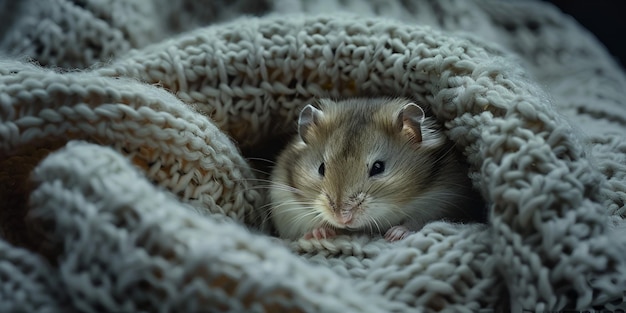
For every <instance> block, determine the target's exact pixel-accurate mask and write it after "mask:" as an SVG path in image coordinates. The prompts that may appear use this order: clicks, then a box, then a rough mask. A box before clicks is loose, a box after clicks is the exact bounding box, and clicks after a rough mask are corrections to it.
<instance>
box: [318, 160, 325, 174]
mask: <svg viewBox="0 0 626 313" xmlns="http://www.w3.org/2000/svg"><path fill="white" fill-rule="evenodd" d="M325 171H326V167H325V166H324V163H322V164H320V167H319V168H318V169H317V172H318V173H319V174H320V175H321V176H324V172H325Z"/></svg>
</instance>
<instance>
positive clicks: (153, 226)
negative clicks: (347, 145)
mask: <svg viewBox="0 0 626 313" xmlns="http://www.w3.org/2000/svg"><path fill="white" fill-rule="evenodd" d="M7 8H10V10H8V9H7ZM0 9H3V10H0V12H2V13H0V19H1V20H3V21H8V22H10V23H8V24H7V25H3V26H2V28H0V34H1V36H2V37H1V42H0V54H1V55H3V57H2V58H1V59H0V204H1V207H0V236H1V237H0V312H243V311H253V312H416V311H425V312H430V311H438V310H446V311H449V312H473V311H477V310H479V309H489V308H491V309H503V310H509V309H512V310H517V311H519V310H522V309H527V310H533V311H535V310H536V311H543V310H559V309H564V308H574V309H588V308H594V307H595V308H614V307H616V305H619V303H621V301H622V294H623V291H624V290H626V231H625V229H626V225H625V223H624V221H623V217H624V216H625V215H626V205H625V202H626V136H625V135H624V134H626V100H624V99H626V97H624V90H626V76H625V75H624V73H623V72H622V71H621V70H620V68H619V67H618V66H617V65H616V64H615V62H614V61H613V60H612V59H611V58H610V56H609V55H608V54H607V52H606V51H605V50H604V49H603V47H602V46H601V45H600V44H599V43H598V42H597V41H596V40H595V39H594V38H593V37H592V36H591V35H589V34H588V33H587V32H586V31H585V30H584V29H582V28H581V27H580V26H578V25H577V24H576V23H575V22H574V21H573V20H572V19H571V18H568V17H566V16H564V15H562V14H561V13H560V12H558V11H557V10H555V9H554V8H552V7H549V6H548V5H546V4H544V3H539V2H537V3H535V2H528V1H524V2H515V1H487V0H474V1H469V0H445V1H427V0H423V1H419V0H414V1H400V0H397V1H383V0H368V1H357V0H347V1H339V0H335V1H332V0H312V1H308V0H307V1H305V0H301V1H297V0H293V1H292V0H273V1H270V0H267V1H252V0H249V1H247V0H240V1H209V0H206V1H192V0H177V1H165V0H154V1H152V2H150V1H136V2H134V1H125V0H109V1H101V0H83V1H70V0H50V1H37V0H24V1H20V2H19V4H16V3H15V2H13V1H8V0H4V1H0ZM252 15H257V16H258V17H254V16H252ZM27 60H30V62H27ZM33 63H35V64H33ZM368 95H369V96H389V95H391V96H394V95H395V96H407V97H412V98H414V99H416V100H419V101H422V102H425V103H428V104H429V105H430V106H431V107H432V110H433V113H434V115H435V116H436V118H437V120H438V121H439V122H441V123H442V124H443V125H444V127H445V130H446V134H447V135H448V136H449V137H450V138H451V140H453V141H454V142H455V143H456V146H457V147H458V148H459V149H460V150H461V151H462V152H463V153H464V156H465V157H466V158H467V161H468V163H469V165H470V176H471V178H472V181H473V184H474V186H475V187H476V189H477V196H482V197H483V198H484V199H485V200H486V202H487V203H488V210H489V222H488V223H487V225H471V224H467V225H462V224H450V223H445V222H434V223H431V224H428V225H426V226H425V227H424V228H423V229H422V230H421V231H420V232H418V233H416V234H414V235H411V236H409V237H408V238H406V239H405V240H402V241H400V242H396V243H388V242H386V241H385V240H384V239H382V238H380V237H374V238H372V237H368V236H364V235H356V234H355V235H352V236H340V237H337V238H334V239H330V240H321V241H316V240H297V241H283V240H278V239H276V238H272V237H271V236H270V234H271V227H268V226H267V224H266V223H264V222H265V221H266V220H267V215H266V211H267V210H266V205H267V200H266V194H267V192H266V191H267V190H266V188H267V184H266V183H265V182H264V181H263V179H265V177H264V175H263V170H264V169H263V167H258V168H255V167H254V166H251V165H250V164H251V163H250V161H251V160H252V158H253V157H256V156H260V155H271V154H272V153H276V152H277V151H278V150H277V149H279V147H280V144H278V143H277V142H279V139H281V140H282V139H283V138H284V137H285V136H289V135H291V134H293V133H294V131H295V125H294V121H295V118H296V116H297V114H298V111H299V109H300V108H301V107H302V106H303V105H304V104H306V103H307V102H309V101H311V100H312V99H314V98H318V97H337V98H340V97H349V96H368ZM248 159H249V160H248Z"/></svg>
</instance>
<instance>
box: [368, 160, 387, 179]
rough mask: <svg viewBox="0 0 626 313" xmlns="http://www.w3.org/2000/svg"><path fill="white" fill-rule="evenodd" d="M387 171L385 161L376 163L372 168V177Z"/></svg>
mask: <svg viewBox="0 0 626 313" xmlns="http://www.w3.org/2000/svg"><path fill="white" fill-rule="evenodd" d="M384 171H385V163H384V162H383V161H376V162H374V164H372V168H370V177H372V176H374V175H378V174H380V173H382V172H384Z"/></svg>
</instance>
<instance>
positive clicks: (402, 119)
mask: <svg viewBox="0 0 626 313" xmlns="http://www.w3.org/2000/svg"><path fill="white" fill-rule="evenodd" d="M424 120H425V114H424V110H422V108H420V107H419V106H418V105H417V104H415V103H409V104H406V105H404V106H403V107H402V109H401V110H400V113H399V114H398V118H397V121H396V125H397V127H398V129H399V131H401V132H403V133H406V134H407V135H408V136H409V138H410V139H411V141H413V142H415V143H420V142H422V124H423V123H424Z"/></svg>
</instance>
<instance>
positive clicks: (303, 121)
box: [298, 104, 324, 143]
mask: <svg viewBox="0 0 626 313" xmlns="http://www.w3.org/2000/svg"><path fill="white" fill-rule="evenodd" d="M322 116H324V112H322V111H321V110H320V109H318V108H316V107H314V106H312V105H310V104H307V105H306V106H305V107H304V109H302V111H300V117H299V118H298V134H299V135H300V138H301V139H302V141H304V143H307V140H306V133H307V131H308V130H309V129H310V128H311V126H313V125H315V124H316V123H318V122H319V120H320V119H321V118H322Z"/></svg>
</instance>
